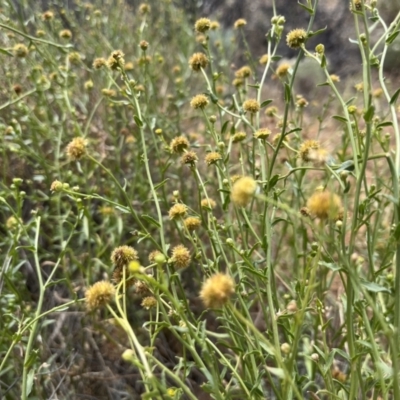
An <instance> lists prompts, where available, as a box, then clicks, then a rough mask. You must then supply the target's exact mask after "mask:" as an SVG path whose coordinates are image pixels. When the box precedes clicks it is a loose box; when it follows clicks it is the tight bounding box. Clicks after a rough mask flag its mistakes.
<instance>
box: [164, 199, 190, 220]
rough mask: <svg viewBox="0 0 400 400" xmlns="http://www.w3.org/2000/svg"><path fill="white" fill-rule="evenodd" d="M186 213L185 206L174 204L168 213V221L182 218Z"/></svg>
mask: <svg viewBox="0 0 400 400" xmlns="http://www.w3.org/2000/svg"><path fill="white" fill-rule="evenodd" d="M186 213H187V206H186V205H185V204H182V203H176V204H174V205H173V206H172V207H171V208H170V209H169V211H168V215H169V219H176V218H182V217H184V216H185V215H186Z"/></svg>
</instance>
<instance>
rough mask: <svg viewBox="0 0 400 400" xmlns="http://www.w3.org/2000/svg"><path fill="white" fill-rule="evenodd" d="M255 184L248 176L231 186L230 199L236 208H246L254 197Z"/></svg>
mask: <svg viewBox="0 0 400 400" xmlns="http://www.w3.org/2000/svg"><path fill="white" fill-rule="evenodd" d="M256 189H257V182H256V181H255V180H254V179H253V178H251V177H250V176H243V177H242V178H239V179H238V180H237V181H236V182H235V183H234V184H233V186H232V192H231V199H232V201H233V203H234V204H235V205H236V206H239V207H246V206H247V204H249V202H250V200H251V199H252V197H253V196H254V193H255V192H256Z"/></svg>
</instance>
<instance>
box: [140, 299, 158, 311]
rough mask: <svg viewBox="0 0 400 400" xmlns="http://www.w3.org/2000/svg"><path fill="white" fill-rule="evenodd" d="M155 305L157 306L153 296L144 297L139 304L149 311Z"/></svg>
mask: <svg viewBox="0 0 400 400" xmlns="http://www.w3.org/2000/svg"><path fill="white" fill-rule="evenodd" d="M156 305H157V300H156V298H155V297H154V296H148V297H145V298H144V299H143V300H142V303H141V306H142V307H143V308H145V309H146V310H150V308H153V307H155V306H156Z"/></svg>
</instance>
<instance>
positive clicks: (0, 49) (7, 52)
mask: <svg viewBox="0 0 400 400" xmlns="http://www.w3.org/2000/svg"><path fill="white" fill-rule="evenodd" d="M0 53H3V54H5V55H6V56H10V57H14V54H13V53H11V52H10V51H8V50H6V49H2V48H1V47H0Z"/></svg>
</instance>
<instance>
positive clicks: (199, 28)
mask: <svg viewBox="0 0 400 400" xmlns="http://www.w3.org/2000/svg"><path fill="white" fill-rule="evenodd" d="M210 28H211V21H210V20H209V19H208V18H200V19H198V20H197V21H196V23H195V24H194V29H195V30H196V32H198V33H205V32H207V31H208V30H209V29H210Z"/></svg>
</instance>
